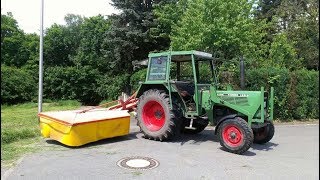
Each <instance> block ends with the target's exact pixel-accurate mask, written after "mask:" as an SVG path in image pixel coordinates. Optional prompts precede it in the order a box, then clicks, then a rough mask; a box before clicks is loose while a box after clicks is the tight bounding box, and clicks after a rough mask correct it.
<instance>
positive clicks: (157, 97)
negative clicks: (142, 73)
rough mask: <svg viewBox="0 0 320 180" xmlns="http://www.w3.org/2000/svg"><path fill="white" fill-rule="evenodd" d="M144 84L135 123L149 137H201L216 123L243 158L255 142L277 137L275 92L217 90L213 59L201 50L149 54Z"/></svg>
mask: <svg viewBox="0 0 320 180" xmlns="http://www.w3.org/2000/svg"><path fill="white" fill-rule="evenodd" d="M148 57H149V61H148V70H147V75H146V80H145V82H143V83H141V85H140V87H139V89H138V91H137V95H136V97H137V98H139V102H138V104H137V109H136V120H137V124H138V126H139V127H140V129H141V131H142V133H143V134H144V137H145V138H147V139H152V140H160V141H165V140H170V139H172V138H173V137H174V136H175V135H177V134H178V133H181V132H182V133H192V134H196V133H199V132H201V131H203V130H204V129H205V127H206V126H207V125H208V124H209V122H211V124H213V125H214V126H215V134H216V135H218V136H219V139H220V144H221V146H223V147H224V148H225V149H226V150H227V151H229V152H232V153H236V154H242V153H244V152H246V151H247V150H248V149H249V148H250V147H251V145H252V143H259V144H263V143H266V142H268V141H270V140H271V139H272V137H273V135H274V125H273V123H272V120H273V99H274V98H273V96H274V92H273V88H271V90H270V94H269V93H268V92H266V91H264V88H263V87H261V90H260V91H233V90H218V89H217V87H218V82H217V75H216V70H215V67H214V58H213V57H212V55H211V54H209V53H205V52H199V51H168V52H161V53H150V54H149V56H148Z"/></svg>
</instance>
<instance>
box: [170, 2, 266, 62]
mask: <svg viewBox="0 0 320 180" xmlns="http://www.w3.org/2000/svg"><path fill="white" fill-rule="evenodd" d="M251 9H252V3H251V2H248V1H246V0H241V1H231V0H228V1H220V0H214V1H205V0H196V1H188V6H187V9H186V10H185V12H184V13H183V15H182V16H181V20H180V21H178V23H177V24H176V25H175V26H174V27H173V32H172V36H171V40H172V42H171V45H172V47H173V49H174V50H187V49H195V50H202V51H207V52H211V53H213V54H215V56H219V57H220V58H222V59H227V60H229V59H232V58H235V57H237V56H239V55H240V54H243V55H248V56H249V55H251V54H254V53H255V50H256V48H257V44H258V43H259V41H260V39H261V37H262V36H261V34H260V33H259V30H260V29H261V27H263V25H262V24H261V23H262V22H263V21H262V22H259V21H255V20H254V19H253V18H250V16H251V14H252V12H251Z"/></svg>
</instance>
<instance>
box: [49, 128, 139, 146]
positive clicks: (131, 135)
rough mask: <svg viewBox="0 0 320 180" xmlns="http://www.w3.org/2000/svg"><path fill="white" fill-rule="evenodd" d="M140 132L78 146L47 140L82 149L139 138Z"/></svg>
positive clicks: (51, 141) (51, 142)
mask: <svg viewBox="0 0 320 180" xmlns="http://www.w3.org/2000/svg"><path fill="white" fill-rule="evenodd" d="M138 133H139V132H130V133H129V134H128V135H127V136H119V137H113V138H108V139H102V140H99V141H95V142H91V143H88V144H85V145H82V146H78V147H72V146H67V145H64V144H62V143H60V142H59V141H56V140H52V139H47V140H46V142H47V143H48V144H52V145H58V146H63V147H65V148H69V149H81V148H88V147H94V146H100V145H104V144H112V143H117V142H122V141H128V140H133V139H137V134H138Z"/></svg>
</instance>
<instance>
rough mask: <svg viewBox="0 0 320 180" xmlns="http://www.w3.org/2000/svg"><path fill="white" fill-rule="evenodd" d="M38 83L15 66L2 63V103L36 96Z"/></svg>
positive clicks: (11, 102)
mask: <svg viewBox="0 0 320 180" xmlns="http://www.w3.org/2000/svg"><path fill="white" fill-rule="evenodd" d="M36 90H37V84H36V82H35V81H34V79H33V78H32V76H31V75H30V74H29V73H28V72H26V71H24V70H23V69H18V68H15V67H8V66H5V65H1V104H16V103H21V102H25V101H31V100H33V99H35V98H36V96H37V95H36Z"/></svg>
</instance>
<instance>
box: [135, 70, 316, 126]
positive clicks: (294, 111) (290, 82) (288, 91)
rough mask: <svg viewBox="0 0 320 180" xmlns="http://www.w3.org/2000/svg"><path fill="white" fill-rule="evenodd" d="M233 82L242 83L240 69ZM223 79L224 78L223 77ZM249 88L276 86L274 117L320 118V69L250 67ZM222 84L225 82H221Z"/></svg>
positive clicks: (141, 75) (137, 77)
mask: <svg viewBox="0 0 320 180" xmlns="http://www.w3.org/2000/svg"><path fill="white" fill-rule="evenodd" d="M145 74H146V69H142V70H140V71H137V72H136V73H134V74H133V75H132V76H131V82H130V84H131V85H132V86H133V87H136V89H137V87H138V86H137V84H138V82H139V81H144V80H145ZM230 77H231V78H232V79H231V80H230V81H229V82H231V83H232V84H231V86H232V87H233V88H234V89H235V90H237V89H239V87H240V85H239V84H240V80H239V79H240V78H239V71H235V72H234V74H233V75H231V76H230ZM220 79H221V80H223V79H225V78H221V77H220ZM245 80H246V86H245V89H246V90H252V91H260V88H261V86H263V87H265V89H266V90H270V87H274V89H275V102H274V103H275V105H274V113H275V114H274V117H275V118H276V119H280V120H287V119H319V71H314V70H311V71H309V70H305V69H301V70H297V71H291V72H290V71H289V70H288V69H280V68H259V69H248V70H246V72H245ZM222 84H223V83H222Z"/></svg>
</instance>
